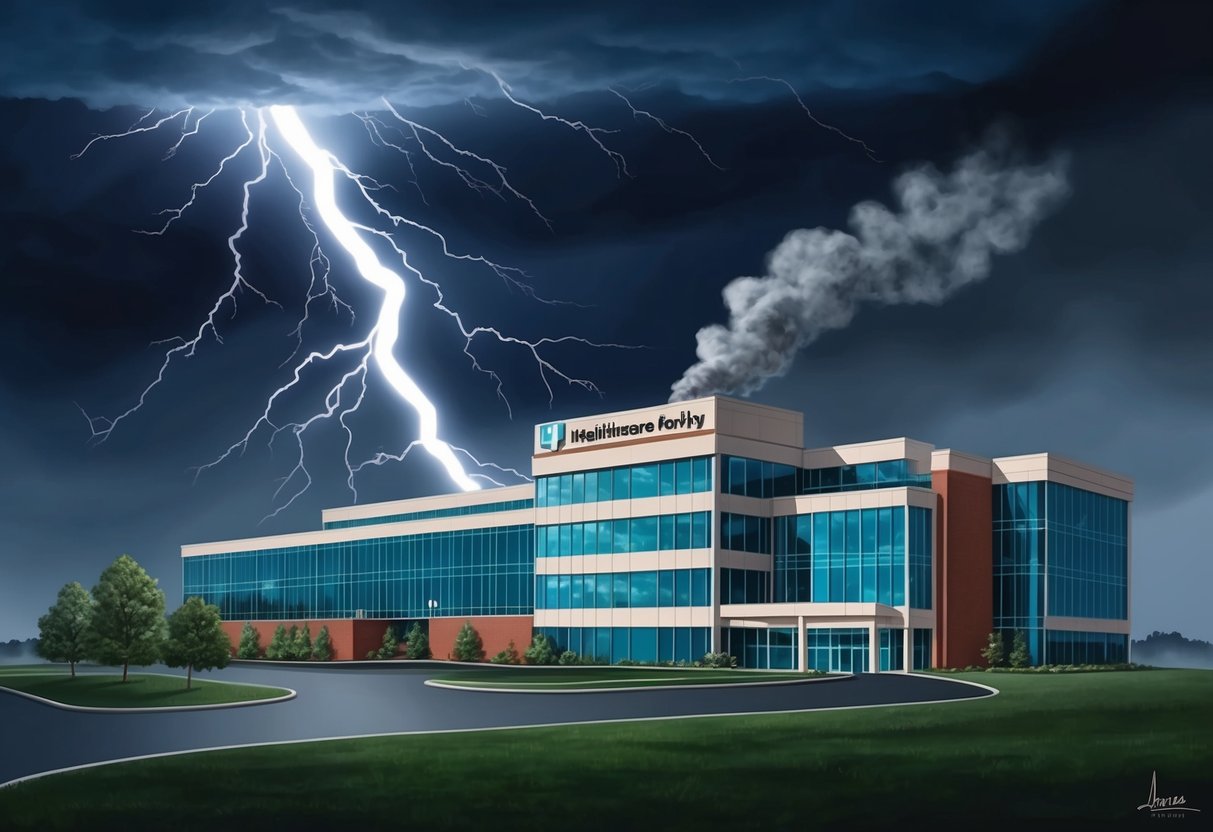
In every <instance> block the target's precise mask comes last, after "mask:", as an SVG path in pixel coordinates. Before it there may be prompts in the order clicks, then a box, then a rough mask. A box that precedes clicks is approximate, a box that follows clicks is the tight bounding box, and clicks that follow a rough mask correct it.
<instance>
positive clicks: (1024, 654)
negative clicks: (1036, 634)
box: [1011, 630, 1032, 667]
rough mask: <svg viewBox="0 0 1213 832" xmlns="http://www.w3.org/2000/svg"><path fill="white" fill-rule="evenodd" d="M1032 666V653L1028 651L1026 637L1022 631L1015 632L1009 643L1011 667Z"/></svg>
mask: <svg viewBox="0 0 1213 832" xmlns="http://www.w3.org/2000/svg"><path fill="white" fill-rule="evenodd" d="M1030 664H1032V653H1031V651H1029V650H1028V637H1027V636H1026V635H1025V634H1024V631H1023V630H1016V631H1015V640H1014V641H1013V642H1012V643H1011V667H1027V666H1029V665H1030Z"/></svg>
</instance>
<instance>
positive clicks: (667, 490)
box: [659, 462, 703, 497]
mask: <svg viewBox="0 0 1213 832" xmlns="http://www.w3.org/2000/svg"><path fill="white" fill-rule="evenodd" d="M659 477H660V481H661V486H660V490H659V491H660V495H661V496H662V497H669V496H671V495H673V494H674V463H673V462H663V463H661V470H660V474H659ZM700 490H701V491H702V490H703V489H700Z"/></svg>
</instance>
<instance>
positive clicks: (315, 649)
mask: <svg viewBox="0 0 1213 832" xmlns="http://www.w3.org/2000/svg"><path fill="white" fill-rule="evenodd" d="M312 658H313V659H315V660H316V661H318V662H327V661H331V660H332V658H333V640H332V638H331V637H330V636H329V625H327V624H325V625H324V626H322V627H321V628H320V632H319V633H317V634H316V641H315V643H314V644H312Z"/></svg>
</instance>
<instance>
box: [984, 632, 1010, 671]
mask: <svg viewBox="0 0 1213 832" xmlns="http://www.w3.org/2000/svg"><path fill="white" fill-rule="evenodd" d="M981 657H982V658H983V659H985V660H986V662H987V663H989V665H990V667H1001V666H1002V664H1003V662H1004V661H1005V660H1006V648H1005V647H1004V646H1003V643H1002V633H1000V632H998V631H997V630H995V631H994V632H992V633H990V636H989V638H988V639H987V641H986V646H985V647H983V648H981Z"/></svg>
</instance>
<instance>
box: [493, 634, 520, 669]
mask: <svg viewBox="0 0 1213 832" xmlns="http://www.w3.org/2000/svg"><path fill="white" fill-rule="evenodd" d="M489 661H490V662H492V663H493V664H521V663H522V658H521V657H520V656H519V655H518V648H517V647H515V646H514V639H510V643H509V644H508V645H507V646H506V648H505V649H504V650H502V651H501V652H500V653H498V654H497V655H495V656H493V658H491V659H489Z"/></svg>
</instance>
